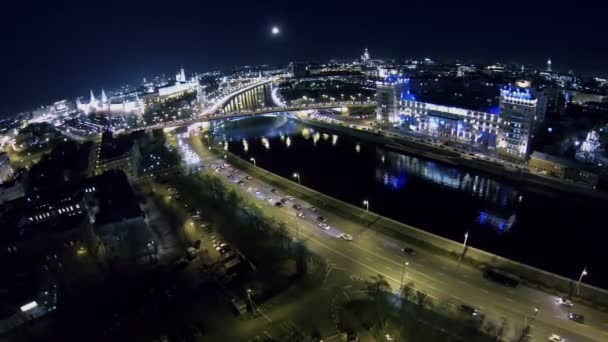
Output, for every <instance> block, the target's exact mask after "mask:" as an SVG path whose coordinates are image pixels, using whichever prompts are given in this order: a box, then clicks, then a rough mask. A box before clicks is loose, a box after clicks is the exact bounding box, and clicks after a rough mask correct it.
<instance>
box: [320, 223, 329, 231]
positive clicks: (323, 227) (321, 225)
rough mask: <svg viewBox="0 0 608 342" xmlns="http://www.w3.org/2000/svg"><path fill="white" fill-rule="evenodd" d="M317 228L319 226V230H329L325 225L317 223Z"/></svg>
mask: <svg viewBox="0 0 608 342" xmlns="http://www.w3.org/2000/svg"><path fill="white" fill-rule="evenodd" d="M317 226H319V228H321V229H324V230H329V225H328V224H327V223H323V222H321V223H319V224H318V225H317Z"/></svg>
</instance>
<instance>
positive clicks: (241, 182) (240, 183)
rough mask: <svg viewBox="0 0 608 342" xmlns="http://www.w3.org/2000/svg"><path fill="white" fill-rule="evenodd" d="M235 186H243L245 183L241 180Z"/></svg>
mask: <svg viewBox="0 0 608 342" xmlns="http://www.w3.org/2000/svg"><path fill="white" fill-rule="evenodd" d="M236 184H238V185H243V184H245V181H244V180H242V179H241V180H240V181H238V182H236Z"/></svg>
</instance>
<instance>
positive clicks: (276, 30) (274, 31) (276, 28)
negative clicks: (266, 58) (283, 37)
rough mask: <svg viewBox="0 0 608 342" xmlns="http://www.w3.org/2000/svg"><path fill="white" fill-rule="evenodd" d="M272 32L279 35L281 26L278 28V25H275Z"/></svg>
mask: <svg viewBox="0 0 608 342" xmlns="http://www.w3.org/2000/svg"><path fill="white" fill-rule="evenodd" d="M271 32H272V34H273V35H275V36H276V35H277V34H279V32H281V31H280V30H279V28H278V27H277V26H273V27H272V31H271Z"/></svg>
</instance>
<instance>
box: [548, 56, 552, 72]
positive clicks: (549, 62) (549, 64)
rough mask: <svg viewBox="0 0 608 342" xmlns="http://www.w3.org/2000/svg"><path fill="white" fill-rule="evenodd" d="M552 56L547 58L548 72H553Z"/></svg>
mask: <svg viewBox="0 0 608 342" xmlns="http://www.w3.org/2000/svg"><path fill="white" fill-rule="evenodd" d="M551 71H552V70H551V58H549V59H547V72H551Z"/></svg>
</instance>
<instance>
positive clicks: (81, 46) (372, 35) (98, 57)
mask: <svg viewBox="0 0 608 342" xmlns="http://www.w3.org/2000/svg"><path fill="white" fill-rule="evenodd" d="M13 6H15V8H14V10H13V11H6V12H5V13H10V16H9V17H7V18H3V24H2V25H5V26H6V27H5V28H4V30H3V31H4V32H5V34H7V37H5V39H4V40H5V41H7V42H8V47H9V48H8V51H9V53H8V54H7V55H5V56H4V57H5V58H7V60H6V62H5V63H3V68H2V69H3V70H2V71H3V74H5V75H6V82H4V84H3V86H2V92H1V93H2V94H3V95H2V98H1V100H2V102H1V103H2V105H1V106H0V115H3V116H5V115H7V114H8V115H10V114H14V113H15V112H18V111H21V110H30V109H32V108H34V107H36V106H39V105H41V104H45V103H49V102H52V101H55V100H59V99H62V98H72V97H74V96H76V95H79V94H82V92H83V90H85V89H89V88H94V89H95V88H102V87H104V86H105V87H108V86H111V85H119V84H123V83H126V82H133V81H135V80H140V79H141V78H142V77H146V76H148V77H149V76H152V75H154V74H161V73H163V72H165V73H168V74H169V75H170V72H172V71H173V70H174V69H175V66H177V65H183V66H185V67H186V68H187V69H189V70H192V71H200V72H204V71H210V70H215V69H226V68H231V67H233V66H238V65H253V64H281V65H286V64H288V63H289V62H290V61H326V60H329V59H330V58H349V59H352V58H356V56H358V55H359V54H360V53H361V51H362V50H363V49H364V48H369V50H370V52H371V54H372V55H373V56H375V57H381V58H395V59H404V58H418V59H421V58H424V57H431V58H438V59H445V60H450V61H453V60H461V61H463V62H476V63H494V62H503V63H524V64H530V65H533V66H537V67H539V68H540V67H542V66H544V64H545V62H546V60H547V59H548V58H551V59H552V61H553V70H554V71H557V72H567V71H568V70H570V69H572V70H574V71H575V72H576V73H579V74H585V75H600V76H601V75H605V71H604V68H603V61H604V60H605V59H606V58H607V57H608V49H606V48H602V47H599V46H596V44H595V42H597V41H600V39H601V30H600V29H599V23H600V21H599V20H595V19H599V18H597V15H598V14H595V12H594V11H593V10H592V7H585V6H579V7H577V8H574V9H569V11H568V13H566V12H565V11H564V10H563V8H559V7H556V6H551V5H549V4H548V3H544V4H542V3H541V4H533V5H528V6H527V7H526V8H525V11H522V10H521V8H520V7H518V6H514V5H509V6H505V8H504V9H503V10H501V11H499V12H496V13H492V14H488V13H486V12H484V9H483V7H481V6H480V5H479V4H476V3H475V2H460V3H457V4H454V3H447V4H443V3H441V2H436V3H435V4H433V6H430V5H429V4H427V3H413V4H407V5H406V4H402V3H393V2H387V3H386V4H383V7H382V8H389V9H391V11H389V12H390V13H395V14H391V15H388V14H386V13H385V12H386V11H384V10H381V11H378V12H380V13H379V14H378V15H370V16H367V17H362V16H360V13H361V11H362V7H361V5H353V4H348V3H342V4H322V5H321V4H319V3H315V2H308V3H306V4H291V5H288V4H282V3H274V4H273V3H265V4H256V5H253V4H248V3H244V2H236V3H234V2H233V3H231V4H230V6H227V5H218V4H216V5H201V4H194V3H181V4H179V5H174V6H175V7H173V8H170V9H166V8H164V9H163V10H162V11H161V10H159V9H157V8H155V7H152V6H143V4H138V3H131V4H129V5H118V4H113V3H111V2H106V3H104V4H103V5H100V6H98V7H96V8H95V10H93V11H91V10H86V7H84V6H73V5H71V4H69V3H63V4H62V3H59V4H57V3H54V4H52V5H51V4H44V5H40V6H37V7H32V8H23V7H20V5H13ZM363 6H370V5H363ZM406 6H407V7H406ZM372 13H373V11H372ZM400 13H402V14H401V15H400ZM411 13H417V14H421V15H412V14H411ZM110 18H111V19H112V24H104V23H105V22H108V19H110ZM311 18H315V20H314V21H313V20H311ZM275 27H276V28H277V29H279V28H280V30H279V31H280V32H277V34H273V33H272V28H275ZM558 28H559V30H558ZM577 47H579V48H581V49H585V51H589V53H584V54H581V53H580V51H579V49H577Z"/></svg>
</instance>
